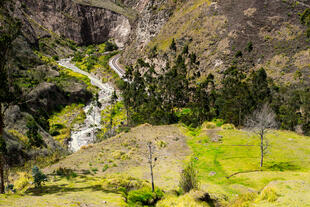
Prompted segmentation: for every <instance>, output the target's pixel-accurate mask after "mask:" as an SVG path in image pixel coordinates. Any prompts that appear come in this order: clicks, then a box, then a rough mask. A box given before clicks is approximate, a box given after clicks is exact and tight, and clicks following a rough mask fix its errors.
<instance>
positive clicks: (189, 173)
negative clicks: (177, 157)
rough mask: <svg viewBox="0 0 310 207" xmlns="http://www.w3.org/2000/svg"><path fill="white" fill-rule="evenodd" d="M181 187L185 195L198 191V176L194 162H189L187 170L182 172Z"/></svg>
mask: <svg viewBox="0 0 310 207" xmlns="http://www.w3.org/2000/svg"><path fill="white" fill-rule="evenodd" d="M179 187H180V188H181V190H182V191H183V192H184V193H187V192H189V191H191V190H195V189H198V187H199V181H198V175H197V171H196V169H195V167H194V162H193V161H191V162H189V163H188V165H187V166H186V167H185V169H184V170H182V172H181V178H180V182H179Z"/></svg>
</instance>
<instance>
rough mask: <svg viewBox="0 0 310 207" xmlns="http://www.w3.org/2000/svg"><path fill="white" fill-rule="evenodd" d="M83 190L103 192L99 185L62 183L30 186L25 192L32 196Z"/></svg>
mask: <svg viewBox="0 0 310 207" xmlns="http://www.w3.org/2000/svg"><path fill="white" fill-rule="evenodd" d="M85 190H92V191H102V192H104V190H103V189H102V186H101V185H90V186H86V187H65V186H64V185H48V186H41V187H38V188H30V189H28V190H27V191H26V192H25V194H27V195H32V196H43V195H46V194H49V195H50V194H59V195H63V194H64V193H68V192H80V191H85Z"/></svg>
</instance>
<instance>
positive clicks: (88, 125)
mask: <svg viewBox="0 0 310 207" xmlns="http://www.w3.org/2000/svg"><path fill="white" fill-rule="evenodd" d="M70 61H71V59H62V60H60V61H59V62H58V64H59V65H60V66H63V67H65V68H68V69H70V70H72V71H74V72H77V73H80V74H83V75H86V76H87V77H88V78H89V79H90V80H91V84H92V85H94V86H97V87H98V88H99V89H100V91H99V93H98V95H99V102H100V103H101V107H98V106H97V104H96V102H95V101H92V102H91V103H89V104H88V105H86V106H85V107H84V108H83V110H84V112H85V114H86V119H85V121H84V123H83V124H82V125H79V128H77V129H73V130H72V132H71V141H70V142H69V149H70V150H71V151H73V152H76V151H78V150H79V149H80V148H81V147H82V146H85V145H88V144H90V143H94V141H95V137H96V136H95V132H96V131H97V130H98V129H100V128H101V124H100V120H101V114H100V112H101V110H103V109H104V108H105V107H106V106H107V105H108V101H109V100H110V97H111V95H112V93H113V90H114V88H113V87H112V86H111V85H109V84H108V83H102V82H101V81H100V80H99V79H98V78H96V77H95V76H93V75H92V74H90V73H87V72H85V71H83V70H80V69H79V68H77V67H76V66H75V65H73V64H72V63H71V62H70Z"/></svg>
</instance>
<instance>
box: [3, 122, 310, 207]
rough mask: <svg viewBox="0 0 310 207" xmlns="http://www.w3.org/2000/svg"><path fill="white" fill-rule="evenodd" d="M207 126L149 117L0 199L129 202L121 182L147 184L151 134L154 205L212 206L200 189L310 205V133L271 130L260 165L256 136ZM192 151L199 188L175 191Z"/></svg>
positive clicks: (220, 197) (226, 201)
mask: <svg viewBox="0 0 310 207" xmlns="http://www.w3.org/2000/svg"><path fill="white" fill-rule="evenodd" d="M206 126H207V125H203V127H202V128H199V129H189V128H187V127H184V126H181V125H170V126H151V125H148V124H145V125H141V126H138V127H136V128H133V129H131V130H130V131H129V132H128V133H121V134H119V135H117V136H116V137H113V138H110V139H107V140H105V141H103V142H101V143H98V144H94V145H89V146H87V147H83V148H82V149H81V150H79V151H78V152H76V153H74V154H72V155H70V156H68V157H67V158H65V159H63V160H61V161H60V162H58V163H56V164H54V165H52V166H50V167H48V168H46V169H44V172H45V173H46V174H48V175H49V180H48V182H46V184H44V185H43V186H42V187H41V188H40V189H34V188H33V187H29V188H28V189H26V190H25V191H24V192H18V193H17V194H7V195H3V196H0V198H1V199H0V206H94V207H95V206H127V204H126V202H125V201H126V200H125V198H124V196H123V194H122V192H121V191H119V189H120V188H121V187H122V186H124V185H125V186H128V185H129V186H131V185H133V186H135V185H137V183H140V182H142V180H143V182H145V183H146V185H149V182H148V181H149V180H150V175H149V166H148V163H147V143H148V142H149V141H152V142H153V145H154V147H155V149H156V150H155V155H154V156H155V157H156V158H157V161H156V163H155V167H154V174H155V185H156V186H158V187H159V188H161V189H163V190H164V191H165V197H164V199H163V200H161V201H160V202H158V203H157V205H156V206H160V207H164V206H167V207H168V206H184V207H185V206H212V205H213V204H212V203H211V204H210V203H209V204H207V203H204V202H199V201H198V200H199V194H201V192H208V193H209V194H210V196H211V198H212V199H213V201H214V203H218V204H219V205H221V206H236V207H237V206H298V207H300V206H310V160H309V155H310V138H309V137H305V136H301V135H298V134H296V133H293V132H288V131H272V132H271V133H269V135H268V140H269V144H270V148H269V152H268V154H267V155H266V159H265V163H264V167H263V169H262V171H260V168H259V156H260V155H259V147H258V143H259V139H258V138H257V137H255V136H254V135H253V134H251V133H249V132H247V131H243V130H236V129H234V128H231V127H228V128H229V129H223V128H225V126H222V127H216V126H215V127H211V129H210V127H206ZM190 159H192V160H194V162H195V167H196V168H197V170H198V172H199V177H200V181H201V184H200V189H201V190H200V191H197V192H191V193H189V194H186V195H183V196H177V195H176V194H175V191H176V190H177V189H178V181H179V175H180V172H181V170H182V168H183V166H184V164H185V163H186V162H188V161H189V160H190ZM61 168H65V169H71V170H72V172H74V173H72V175H73V176H71V177H70V175H69V177H68V176H67V178H66V177H65V176H57V175H56V174H55V172H57V171H59V169H61ZM238 172H240V173H238ZM234 173H238V174H236V175H234V176H231V177H230V178H229V179H228V178H227V177H228V176H230V175H232V174H234Z"/></svg>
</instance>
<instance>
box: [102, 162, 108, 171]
mask: <svg viewBox="0 0 310 207" xmlns="http://www.w3.org/2000/svg"><path fill="white" fill-rule="evenodd" d="M107 169H109V165H108V164H105V165H104V166H103V168H102V172H105V171H107Z"/></svg>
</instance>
